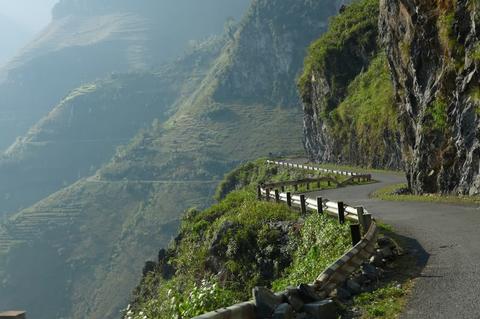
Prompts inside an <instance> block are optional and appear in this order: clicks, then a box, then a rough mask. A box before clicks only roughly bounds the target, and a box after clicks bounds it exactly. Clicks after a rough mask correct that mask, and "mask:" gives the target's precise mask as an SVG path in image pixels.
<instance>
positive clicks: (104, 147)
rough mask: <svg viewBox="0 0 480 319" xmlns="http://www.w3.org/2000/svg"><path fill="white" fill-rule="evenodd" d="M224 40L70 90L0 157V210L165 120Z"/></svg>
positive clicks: (85, 168) (53, 187)
mask: <svg viewBox="0 0 480 319" xmlns="http://www.w3.org/2000/svg"><path fill="white" fill-rule="evenodd" d="M225 41H226V38H225V37H216V38H212V39H210V40H209V41H206V42H204V43H202V45H199V46H198V47H197V48H196V49H194V50H192V52H190V53H189V54H187V55H186V56H185V57H183V58H181V59H178V60H177V61H175V62H174V63H171V64H168V65H165V66H164V67H162V68H161V69H160V70H159V71H158V72H156V73H155V74H153V73H145V72H140V73H130V74H122V75H112V76H110V77H109V78H108V79H105V80H98V81H96V82H94V83H90V84H86V85H83V86H82V87H80V88H77V89H76V90H74V91H72V92H71V93H70V94H69V95H67V97H66V98H64V99H63V100H62V101H61V102H60V103H59V104H58V105H57V106H56V107H55V108H54V109H53V110H52V111H51V112H50V113H49V114H48V115H47V116H46V117H44V118H43V119H42V120H41V121H40V122H38V123H37V124H36V125H35V126H33V127H32V128H31V129H30V130H29V132H28V133H27V135H25V136H23V137H22V138H19V139H17V141H16V142H15V143H14V144H13V145H12V146H11V147H10V148H8V149H7V150H6V152H5V153H4V154H3V155H0V177H1V178H0V197H1V198H3V200H2V201H1V202H0V215H2V214H7V213H13V212H15V211H17V210H18V209H19V208H21V207H28V206H30V205H32V204H33V203H35V202H36V201H38V200H40V199H42V198H44V197H45V196H48V195H49V194H51V193H53V192H55V191H57V190H59V189H60V188H62V187H64V186H66V185H70V184H71V183H72V182H74V181H76V180H77V179H79V178H82V177H86V176H89V175H92V174H94V173H95V171H96V170H97V169H98V168H99V167H100V166H101V165H102V164H103V163H104V162H105V161H108V160H109V159H110V158H111V157H112V156H113V155H114V153H115V149H116V147H117V146H118V145H121V144H125V143H127V142H128V141H129V140H130V139H131V138H132V137H133V136H134V135H135V134H136V133H137V132H138V130H139V129H140V128H146V127H148V126H149V125H150V124H151V123H152V121H153V119H157V121H158V122H159V123H161V122H162V121H164V120H165V119H167V118H168V117H169V116H170V115H171V112H173V111H174V110H175V101H177V100H178V99H180V98H181V96H183V95H186V94H187V95H188V94H190V93H191V92H192V91H193V89H194V87H195V86H196V85H199V84H200V81H201V80H202V79H203V77H204V75H205V73H206V72H207V70H209V68H210V66H211V63H212V62H213V61H214V59H215V58H216V57H217V56H218V54H219V52H220V50H221V49H222V48H223V46H224V45H225Z"/></svg>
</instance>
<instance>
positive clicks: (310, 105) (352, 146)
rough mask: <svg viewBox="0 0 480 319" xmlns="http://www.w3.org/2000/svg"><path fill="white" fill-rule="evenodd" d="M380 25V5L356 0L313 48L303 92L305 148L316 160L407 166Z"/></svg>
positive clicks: (303, 80) (310, 52)
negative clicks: (383, 51)
mask: <svg viewBox="0 0 480 319" xmlns="http://www.w3.org/2000/svg"><path fill="white" fill-rule="evenodd" d="M377 24H378V2H377V1H359V2H355V3H353V4H352V5H350V6H348V7H347V8H346V9H343V10H342V12H341V14H340V15H338V16H337V17H335V18H334V19H333V20H332V22H331V25H330V27H329V30H328V32H327V33H326V34H325V35H324V36H322V37H321V38H320V39H319V40H318V41H317V42H315V43H314V44H313V45H312V47H311V48H310V50H309V54H308V56H307V58H306V61H305V71H304V74H303V76H302V78H301V79H300V84H299V88H300V91H301V94H302V100H303V105H304V138H305V148H306V150H307V152H308V154H309V155H310V157H311V158H312V159H314V160H316V161H320V162H333V163H347V164H355V165H363V166H371V167H389V168H399V167H401V152H400V147H399V144H400V138H399V133H398V128H397V125H396V112H395V109H394V106H393V90H392V87H391V85H390V84H389V83H390V76H389V74H388V73H389V72H388V69H387V68H386V62H385V58H384V56H383V54H382V50H381V48H380V47H379V46H378V44H377V37H378V28H377Z"/></svg>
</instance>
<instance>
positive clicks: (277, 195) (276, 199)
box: [275, 189, 280, 203]
mask: <svg viewBox="0 0 480 319" xmlns="http://www.w3.org/2000/svg"><path fill="white" fill-rule="evenodd" d="M275 202H277V203H280V192H279V191H278V189H276V190H275Z"/></svg>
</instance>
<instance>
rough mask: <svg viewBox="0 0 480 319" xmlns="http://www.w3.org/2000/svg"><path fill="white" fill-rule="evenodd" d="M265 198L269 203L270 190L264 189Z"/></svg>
mask: <svg viewBox="0 0 480 319" xmlns="http://www.w3.org/2000/svg"><path fill="white" fill-rule="evenodd" d="M265 196H266V198H267V202H269V201H270V188H267V189H266V194H265Z"/></svg>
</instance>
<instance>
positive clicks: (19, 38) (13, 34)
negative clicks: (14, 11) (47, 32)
mask: <svg viewBox="0 0 480 319" xmlns="http://www.w3.org/2000/svg"><path fill="white" fill-rule="evenodd" d="M31 37H33V31H31V30H29V29H28V28H26V27H24V26H22V25H21V24H19V23H18V22H16V21H14V20H13V19H11V18H9V17H6V16H4V15H2V14H0V39H2V45H0V67H1V66H2V65H4V64H5V63H6V62H7V61H8V60H9V59H10V58H12V57H13V56H14V55H15V53H16V52H17V50H20V49H21V48H22V47H23V46H24V45H27V42H28V40H30V38H31Z"/></svg>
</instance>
